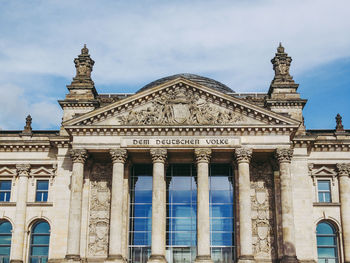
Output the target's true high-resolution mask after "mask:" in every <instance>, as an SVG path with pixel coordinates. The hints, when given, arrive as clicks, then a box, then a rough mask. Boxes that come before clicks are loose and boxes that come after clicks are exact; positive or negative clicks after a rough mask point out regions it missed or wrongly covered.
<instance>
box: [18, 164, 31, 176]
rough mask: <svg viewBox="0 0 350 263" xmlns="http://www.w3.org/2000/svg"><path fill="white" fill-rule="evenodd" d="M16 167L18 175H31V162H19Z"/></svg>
mask: <svg viewBox="0 0 350 263" xmlns="http://www.w3.org/2000/svg"><path fill="white" fill-rule="evenodd" d="M16 169H17V174H18V176H29V171H30V164H17V165H16Z"/></svg>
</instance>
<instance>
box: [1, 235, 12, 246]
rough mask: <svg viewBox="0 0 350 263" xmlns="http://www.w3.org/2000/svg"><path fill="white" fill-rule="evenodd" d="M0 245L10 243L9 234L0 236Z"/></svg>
mask: <svg viewBox="0 0 350 263" xmlns="http://www.w3.org/2000/svg"><path fill="white" fill-rule="evenodd" d="M0 245H11V235H6V236H0Z"/></svg>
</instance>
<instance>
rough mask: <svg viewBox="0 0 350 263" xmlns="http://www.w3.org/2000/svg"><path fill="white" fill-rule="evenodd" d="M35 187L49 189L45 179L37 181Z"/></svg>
mask: <svg viewBox="0 0 350 263" xmlns="http://www.w3.org/2000/svg"><path fill="white" fill-rule="evenodd" d="M36 189H37V190H48V189H49V181H47V180H45V181H44V180H40V181H37V185H36Z"/></svg>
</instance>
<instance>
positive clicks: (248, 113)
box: [63, 77, 300, 133]
mask: <svg viewBox="0 0 350 263" xmlns="http://www.w3.org/2000/svg"><path fill="white" fill-rule="evenodd" d="M111 120H113V121H114V122H112V123H111ZM299 125H300V123H299V122H298V121H296V120H293V119H291V118H288V117H285V116H282V115H279V114H277V113H274V112H272V111H269V110H267V109H264V108H261V107H259V106H256V105H253V104H251V103H248V102H246V101H243V100H241V99H238V98H235V97H232V96H230V95H228V94H225V93H221V92H219V91H216V90H213V89H210V88H207V87H205V86H202V85H200V84H198V83H194V82H191V81H189V80H187V79H184V78H181V77H180V78H177V79H174V80H172V81H169V82H166V83H163V84H161V85H159V86H156V87H153V88H150V89H147V90H145V91H142V92H139V93H136V94H134V95H132V96H129V97H127V98H125V99H122V100H120V101H117V102H115V103H112V104H110V105H107V106H105V107H103V108H100V109H96V110H94V111H92V112H89V113H86V114H84V115H82V116H79V117H77V118H75V119H72V120H69V121H66V122H64V123H63V127H64V128H66V129H67V130H68V131H69V132H70V133H71V132H73V131H74V130H80V131H81V130H84V129H85V130H86V131H88V130H98V129H99V130H101V129H102V130H105V131H107V130H108V131H109V132H116V131H123V132H132V130H133V129H134V130H140V131H141V130H143V131H144V132H147V130H152V129H153V130H157V129H164V130H166V129H168V130H169V129H170V130H172V129H175V130H179V129H184V130H186V129H187V130H192V131H194V130H197V129H199V130H200V129H209V130H212V129H224V130H227V131H228V132H230V131H236V132H238V131H241V132H245V131H246V130H248V129H250V130H254V131H256V132H265V131H272V130H274V131H278V130H284V131H288V132H289V133H290V132H291V131H294V130H295V129H297V127H298V126H299ZM290 130H291V131H290Z"/></svg>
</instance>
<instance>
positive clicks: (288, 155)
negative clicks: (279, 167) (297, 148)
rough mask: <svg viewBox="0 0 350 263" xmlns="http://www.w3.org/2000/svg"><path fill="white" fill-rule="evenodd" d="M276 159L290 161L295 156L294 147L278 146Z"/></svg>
mask: <svg viewBox="0 0 350 263" xmlns="http://www.w3.org/2000/svg"><path fill="white" fill-rule="evenodd" d="M275 156H276V159H277V160H278V162H280V163H283V162H287V163H290V161H291V160H292V157H293V149H291V148H277V149H276V153H275Z"/></svg>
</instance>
